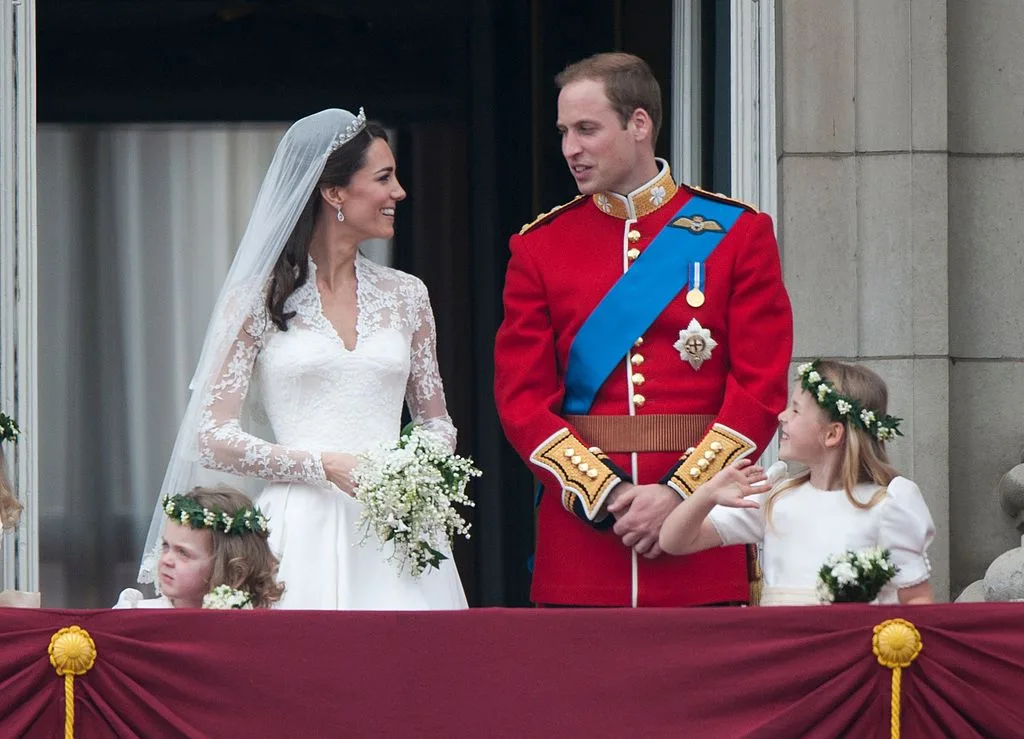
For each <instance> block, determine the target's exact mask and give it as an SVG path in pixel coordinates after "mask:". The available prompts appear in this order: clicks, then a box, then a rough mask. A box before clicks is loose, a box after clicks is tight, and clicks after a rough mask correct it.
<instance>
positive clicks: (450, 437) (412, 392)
mask: <svg viewBox="0 0 1024 739" xmlns="http://www.w3.org/2000/svg"><path fill="white" fill-rule="evenodd" d="M416 283H417V288H418V289H417V290H416V293H415V296H414V298H413V305H412V311H411V314H412V325H413V332H412V348H411V367H410V371H409V382H408V383H407V385H406V388H405V402H406V403H407V404H408V405H409V412H410V413H411V414H412V418H413V421H414V422H416V423H419V424H422V425H423V428H424V429H426V430H427V431H431V432H433V433H435V434H437V435H438V436H440V437H442V438H443V439H444V441H445V443H446V444H448V447H449V448H450V449H451V450H452V451H455V439H456V431H455V425H454V424H453V423H452V419H451V417H450V416H449V415H448V407H447V405H446V403H445V399H444V386H443V385H442V384H441V373H440V372H439V371H438V369H437V328H436V327H435V325H434V313H433V310H432V309H431V307H430V296H429V295H428V294H427V287H426V285H424V284H423V283H422V282H420V281H419V280H417V281H416Z"/></svg>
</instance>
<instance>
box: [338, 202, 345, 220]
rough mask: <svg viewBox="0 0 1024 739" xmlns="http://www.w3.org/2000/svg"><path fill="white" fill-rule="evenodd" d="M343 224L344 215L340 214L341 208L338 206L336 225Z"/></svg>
mask: <svg viewBox="0 0 1024 739" xmlns="http://www.w3.org/2000/svg"><path fill="white" fill-rule="evenodd" d="M344 222H345V214H344V213H342V212H341V206H340V205H339V206H338V223H344Z"/></svg>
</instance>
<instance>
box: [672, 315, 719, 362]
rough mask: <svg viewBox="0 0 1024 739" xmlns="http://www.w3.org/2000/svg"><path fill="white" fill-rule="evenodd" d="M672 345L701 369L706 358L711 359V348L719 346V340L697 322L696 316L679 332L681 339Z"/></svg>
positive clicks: (688, 360) (683, 357) (683, 356)
mask: <svg viewBox="0 0 1024 739" xmlns="http://www.w3.org/2000/svg"><path fill="white" fill-rule="evenodd" d="M672 346H673V348H675V349H677V350H678V351H679V356H680V357H681V358H682V359H684V360H685V361H687V362H689V363H690V366H691V367H693V368H694V369H695V370H699V369H700V366H701V365H702V364H704V362H705V361H706V360H708V359H711V350H712V349H714V348H715V347H716V346H718V342H717V341H715V340H714V339H712V338H711V332H710V331H708V330H707V329H706V328H704V327H703V326H701V325H700V324H699V323H697V319H696V318H691V319H690V325H689V326H687V327H686V330H685V331H680V332H679V341H677V342H676V343H675V344H673V345H672Z"/></svg>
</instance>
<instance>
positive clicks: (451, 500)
mask: <svg viewBox="0 0 1024 739" xmlns="http://www.w3.org/2000/svg"><path fill="white" fill-rule="evenodd" d="M358 459H359V466H358V467H357V468H356V469H355V472H354V473H353V474H354V477H355V482H356V489H355V498H356V500H358V501H360V502H361V503H363V505H364V508H363V512H362V515H361V516H360V519H359V525H360V527H361V528H362V530H363V538H362V540H361V541H360V544H362V543H364V542H365V541H366V540H367V538H369V536H370V534H371V533H372V534H375V535H376V536H377V538H378V539H379V540H380V545H381V546H384V544H385V543H386V542H392V543H393V544H394V553H393V554H392V555H391V557H389V559H390V560H392V561H394V562H395V565H396V567H397V568H398V571H399V572H402V571H404V570H405V569H406V567H408V569H409V573H410V574H411V575H412V576H413V577H418V576H420V575H422V574H423V573H424V572H425V571H426V570H427V568H429V567H434V568H440V566H441V562H442V561H444V560H446V559H448V557H449V556H450V555H449V554H446V553H445V552H446V551H448V552H450V551H451V544H452V539H453V538H454V536H455V535H456V534H459V535H462V536H465V537H466V538H467V539H468V538H469V524H468V523H467V522H466V520H465V519H464V518H463V517H462V516H461V515H460V513H459V512H458V510H456V508H455V504H460V505H464V506H472V505H473V501H471V500H470V499H469V497H468V496H467V495H466V485H467V483H468V482H469V480H470V478H473V477H479V476H480V475H481V474H482V473H481V472H480V470H478V469H477V468H476V467H475V466H474V465H473V460H472V459H468V458H466V457H460V456H459V455H457V454H454V453H453V452H452V451H451V450H450V449H449V448H448V445H447V444H446V443H445V441H444V440H443V439H441V438H439V437H438V436H437V435H435V434H432V433H430V432H429V431H427V430H426V429H424V428H423V427H422V426H418V425H414V424H409V425H407V426H406V427H405V428H404V429H402V433H401V435H400V436H399V438H398V441H396V442H395V443H393V444H391V445H381V446H378V447H376V448H374V449H371V450H369V451H367V452H364V453H362V454H360V455H358Z"/></svg>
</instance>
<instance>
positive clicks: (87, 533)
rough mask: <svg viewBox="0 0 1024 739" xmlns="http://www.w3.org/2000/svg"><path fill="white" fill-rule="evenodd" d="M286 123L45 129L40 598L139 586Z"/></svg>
mask: <svg viewBox="0 0 1024 739" xmlns="http://www.w3.org/2000/svg"><path fill="white" fill-rule="evenodd" d="M285 128H286V126H284V125H276V124H265V125H251V124H250V125H235V124H225V125H189V124H182V125H174V126H166V125H160V126H156V125H152V126H150V125H127V126H50V125H46V126H41V127H40V129H39V133H38V167H39V208H38V215H39V262H38V269H39V284H40V300H39V305H40V308H39V367H40V371H39V375H40V376H39V412H40V422H39V426H40V428H39V444H40V450H41V453H40V464H39V467H40V481H39V487H40V494H39V505H40V560H41V561H40V580H41V590H42V593H43V604H44V606H47V607H104V606H107V605H110V604H111V603H113V601H114V599H115V598H116V595H117V592H118V590H119V589H120V588H123V587H126V586H128V585H130V584H132V582H133V580H134V576H135V572H136V570H137V566H138V556H139V553H140V548H141V546H142V541H143V539H144V537H145V532H146V527H147V526H148V523H149V520H150V517H151V515H152V512H153V501H154V498H155V496H156V494H157V491H158V490H159V488H160V481H161V479H162V477H163V473H164V468H165V465H166V463H167V457H168V455H169V454H170V450H171V446H172V444H173V442H174V436H175V432H176V430H177V427H178V422H179V420H180V416H181V413H182V412H183V410H184V408H185V404H186V401H187V393H188V382H189V379H190V378H191V375H192V372H193V370H194V369H195V363H196V360H197V355H198V352H199V349H200V346H201V344H202V339H203V334H204V332H205V329H206V323H207V320H208V319H209V315H210V311H211V310H212V307H213V303H214V300H215V299H216V296H217V292H218V290H219V288H220V284H221V282H222V280H223V279H224V276H225V275H226V274H227V270H228V267H229V265H230V263H231V259H232V256H233V254H234V250H235V247H236V246H237V244H238V241H239V239H240V238H241V235H242V232H243V231H244V229H245V225H246V222H247V220H248V217H249V212H250V209H251V207H252V204H253V202H254V201H255V198H256V193H257V191H258V190H259V185H260V182H261V181H262V178H263V174H264V172H265V171H266V167H267V165H268V164H269V162H270V159H271V157H272V155H273V152H274V149H275V147H276V146H277V142H278V139H279V138H280V136H281V134H282V133H283V132H284V130H285ZM364 252H365V253H367V254H368V256H371V257H372V258H374V259H376V260H379V261H383V262H387V261H388V260H389V256H390V254H389V244H387V243H378V244H372V245H368V246H367V247H366V248H364Z"/></svg>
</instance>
